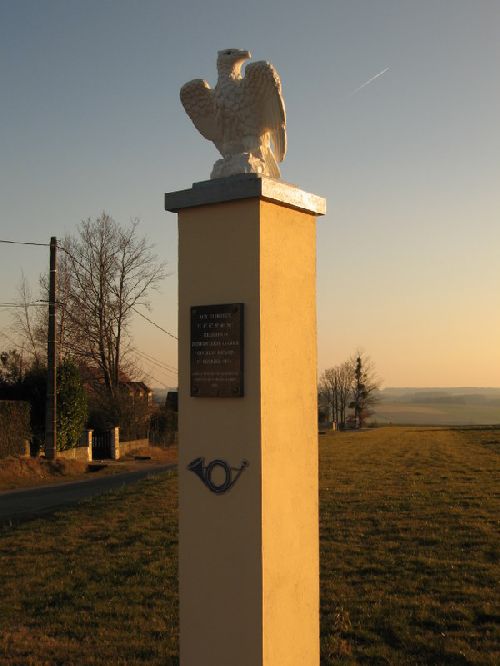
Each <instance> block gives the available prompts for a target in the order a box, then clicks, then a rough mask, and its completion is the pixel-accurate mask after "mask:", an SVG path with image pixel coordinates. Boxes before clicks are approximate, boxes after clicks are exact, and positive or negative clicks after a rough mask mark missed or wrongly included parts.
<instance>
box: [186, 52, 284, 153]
mask: <svg viewBox="0 0 500 666" xmlns="http://www.w3.org/2000/svg"><path fill="white" fill-rule="evenodd" d="M188 85H189V84H188ZM244 86H245V88H246V89H247V90H248V95H249V98H250V99H252V100H254V104H255V107H254V109H255V113H256V114H257V115H258V124H259V126H260V129H261V130H262V131H267V132H269V133H270V135H271V140H272V142H273V145H274V152H275V156H276V160H277V161H278V162H282V161H283V159H284V157H285V153H286V114H285V102H284V100H283V96H282V94H281V81H280V77H279V76H278V72H277V71H276V70H275V69H274V67H273V66H272V65H271V63H269V62H266V61H265V60H259V61H258V62H254V63H251V64H250V65H247V66H246V68H245V78H244ZM186 111H187V109H186ZM188 113H189V111H188ZM189 115H191V114H189ZM193 122H194V121H193ZM195 125H196V122H195ZM196 126H197V127H198V125H196ZM198 129H199V128H198ZM200 131H201V130H200ZM202 134H203V132H202ZM205 136H206V135H205Z"/></svg>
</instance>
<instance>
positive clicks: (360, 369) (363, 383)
mask: <svg viewBox="0 0 500 666" xmlns="http://www.w3.org/2000/svg"><path fill="white" fill-rule="evenodd" d="M379 390H380V380H379V379H378V378H377V377H376V374H375V368H374V364H373V362H372V361H371V359H370V358H369V357H368V356H367V355H366V354H364V353H363V352H357V353H356V354H354V355H353V356H351V357H350V358H349V359H347V361H344V362H343V363H340V364H339V365H336V366H334V367H331V368H327V369H326V370H325V371H324V372H323V373H322V375H321V377H320V380H319V387H318V398H319V400H318V403H319V412H320V414H319V416H320V420H321V419H322V420H324V421H334V422H336V423H337V426H338V427H339V428H340V429H343V428H345V427H346V424H347V423H348V422H352V425H353V426H354V427H357V428H362V427H363V425H365V423H366V420H367V419H368V417H369V416H370V415H371V414H372V413H373V411H372V407H373V405H374V404H375V403H376V402H377V400H378V399H379ZM348 410H352V413H351V414H350V413H349V412H348Z"/></svg>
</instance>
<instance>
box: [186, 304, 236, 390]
mask: <svg viewBox="0 0 500 666" xmlns="http://www.w3.org/2000/svg"><path fill="white" fill-rule="evenodd" d="M242 395H243V303H227V304H221V305H197V306H194V307H192V308H191V396H193V397H200V398H237V397H241V396H242Z"/></svg>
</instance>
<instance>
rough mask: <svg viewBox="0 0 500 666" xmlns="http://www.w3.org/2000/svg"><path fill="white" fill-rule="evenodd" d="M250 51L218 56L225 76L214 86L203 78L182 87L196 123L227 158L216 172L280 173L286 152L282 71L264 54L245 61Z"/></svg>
mask: <svg viewBox="0 0 500 666" xmlns="http://www.w3.org/2000/svg"><path fill="white" fill-rule="evenodd" d="M251 57H252V56H251V54H250V52H249V51H241V50H239V49H224V50H223V51H219V53H218V57H217V72H218V74H219V78H218V80H217V84H216V86H215V88H214V89H212V88H210V86H209V84H208V83H207V82H206V81H204V80H203V79H194V80H193V81H189V82H188V83H186V84H185V85H183V86H182V88H181V93H180V96H181V102H182V105H183V106H184V108H185V110H186V113H187V114H188V116H189V117H190V118H191V120H192V121H193V123H194V126H195V127H196V129H197V130H198V131H199V132H200V134H202V135H203V136H204V137H205V138H206V139H208V140H209V141H213V143H214V144H215V147H216V148H217V150H218V151H219V152H220V154H221V155H222V157H223V159H221V160H217V162H216V163H215V164H214V167H213V170H212V173H211V176H210V177H211V178H222V177H225V176H232V175H234V174H238V173H259V174H262V175H265V176H271V177H272V178H279V177H280V170H279V168H278V162H282V161H283V159H284V157H285V153H286V116H285V102H284V100H283V96H282V94H281V81H280V78H279V76H278V72H277V71H276V70H275V68H274V67H273V66H272V65H271V64H270V63H268V62H265V61H264V60H260V61H258V62H254V63H251V64H249V65H247V66H246V67H245V76H244V77H242V76H241V67H242V65H243V63H244V62H245V61H246V60H248V59H249V58H251Z"/></svg>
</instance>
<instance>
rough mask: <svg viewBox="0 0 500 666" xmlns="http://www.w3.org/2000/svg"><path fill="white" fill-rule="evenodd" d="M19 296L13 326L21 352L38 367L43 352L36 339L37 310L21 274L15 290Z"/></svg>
mask: <svg viewBox="0 0 500 666" xmlns="http://www.w3.org/2000/svg"><path fill="white" fill-rule="evenodd" d="M17 292H18V295H19V300H18V305H17V307H16V309H15V310H14V313H13V317H12V318H13V324H14V328H15V331H16V334H17V338H18V344H19V347H20V350H21V353H22V352H23V351H26V352H27V353H28V355H29V356H30V357H31V361H32V363H34V364H35V365H40V363H41V361H42V359H43V351H42V348H41V346H40V344H39V340H38V339H37V322H38V317H37V310H38V309H39V308H37V307H36V304H35V301H34V298H33V293H32V291H31V288H30V286H29V284H28V282H27V280H26V278H25V276H24V273H22V274H21V282H20V283H19V286H18V288H17ZM45 339H46V338H45Z"/></svg>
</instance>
